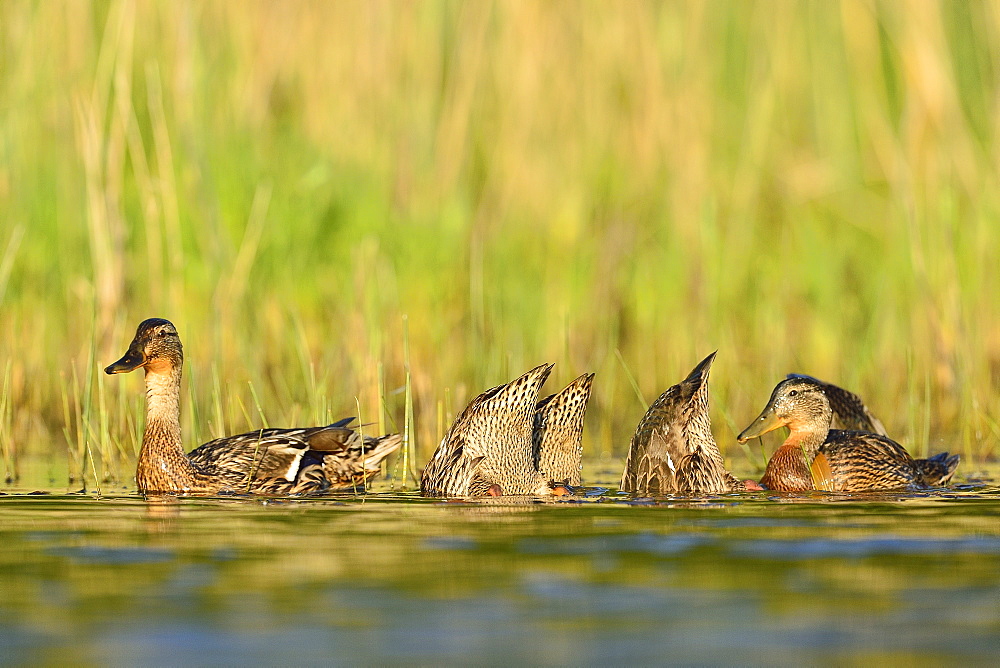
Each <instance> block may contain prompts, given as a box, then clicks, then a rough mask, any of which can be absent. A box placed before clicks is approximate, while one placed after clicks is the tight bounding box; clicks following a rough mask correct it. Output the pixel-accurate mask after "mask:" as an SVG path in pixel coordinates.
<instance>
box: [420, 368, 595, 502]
mask: <svg viewBox="0 0 1000 668" xmlns="http://www.w3.org/2000/svg"><path fill="white" fill-rule="evenodd" d="M552 367H553V365H552V364H543V365H541V366H537V367H535V368H534V369H531V370H530V371H528V372H527V373H525V374H523V375H522V376H519V377H518V378H515V379H514V380H512V381H510V382H509V383H505V384H503V385H498V386H497V387H494V388H492V389H489V390H487V391H485V392H483V393H482V394H480V395H479V396H477V397H476V398H475V399H473V400H472V401H471V402H470V403H469V405H468V406H467V407H466V408H465V410H463V411H462V413H461V414H459V416H458V417H457V418H456V419H455V422H454V423H453V424H452V426H451V428H450V429H449V430H448V432H447V433H446V434H445V436H444V438H443V439H442V440H441V443H440V444H439V445H438V447H437V450H435V452H434V455H433V456H432V457H431V460H430V461H429V462H428V463H427V466H426V467H425V468H424V470H423V473H422V475H421V477H420V491H421V493H422V494H424V496H452V497H457V496H473V497H475V496H510V495H540V496H541V495H549V494H552V493H553V490H558V491H562V489H563V488H562V485H576V484H579V482H580V468H581V459H582V446H581V436H582V434H583V420H584V415H585V413H586V410H587V403H588V401H589V399H590V392H591V385H592V383H593V379H594V375H593V374H585V375H583V376H580V377H579V378H577V379H576V380H574V381H573V382H572V383H570V384H569V385H568V386H567V387H566V388H565V389H563V390H562V391H560V392H558V393H556V394H554V395H551V396H549V397H546V398H545V399H542V400H541V401H538V392H539V390H540V388H541V387H542V385H543V384H544V383H545V380H546V378H548V376H549V374H550V373H551V371H552Z"/></svg>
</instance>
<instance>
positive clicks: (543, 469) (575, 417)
mask: <svg viewBox="0 0 1000 668" xmlns="http://www.w3.org/2000/svg"><path fill="white" fill-rule="evenodd" d="M593 383H594V374H592V373H587V374H584V375H582V376H580V377H579V378H577V379H576V380H574V381H573V382H572V383H570V384H569V385H567V386H566V387H565V388H563V389H562V390H561V391H560V392H558V393H556V394H551V395H549V396H547V397H545V398H544V399H542V400H541V401H539V402H538V403H537V404H536V405H535V415H534V422H533V424H534V427H533V430H532V456H533V461H534V466H535V468H536V469H538V472H539V473H541V474H542V478H544V479H545V480H548V481H550V482H561V483H563V485H569V486H574V485H579V484H580V472H581V470H582V467H583V442H582V437H583V418H584V415H585V414H586V413H587V403H588V402H589V401H590V391H591V387H592V386H593Z"/></svg>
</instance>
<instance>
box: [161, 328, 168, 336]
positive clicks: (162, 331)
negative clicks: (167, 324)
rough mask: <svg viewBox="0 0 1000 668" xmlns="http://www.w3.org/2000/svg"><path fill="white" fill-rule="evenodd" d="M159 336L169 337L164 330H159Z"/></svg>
mask: <svg viewBox="0 0 1000 668" xmlns="http://www.w3.org/2000/svg"><path fill="white" fill-rule="evenodd" d="M160 336H170V332H168V331H167V330H165V329H161V330H160Z"/></svg>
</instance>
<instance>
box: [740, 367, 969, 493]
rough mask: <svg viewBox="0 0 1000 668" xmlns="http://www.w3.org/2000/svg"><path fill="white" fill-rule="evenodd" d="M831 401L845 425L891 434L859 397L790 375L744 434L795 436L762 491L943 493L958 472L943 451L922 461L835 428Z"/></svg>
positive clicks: (744, 437)
mask: <svg viewBox="0 0 1000 668" xmlns="http://www.w3.org/2000/svg"><path fill="white" fill-rule="evenodd" d="M831 388H832V389H831ZM831 403H835V404H836V405H837V407H838V408H837V410H836V415H837V416H838V418H839V421H840V422H841V423H842V424H845V425H850V426H853V425H859V424H860V425H864V424H865V421H867V423H868V424H870V425H871V426H872V428H874V429H879V430H880V431H884V430H883V429H882V428H881V427H882V425H881V423H880V422H878V420H876V419H874V416H872V415H871V413H870V412H869V411H868V409H867V408H865V406H864V402H862V401H861V399H860V398H858V397H857V395H855V394H853V393H851V392H848V391H847V390H843V389H841V388H839V387H837V386H836V385H829V384H828V383H823V382H822V381H818V380H816V379H815V378H812V377H810V376H798V375H792V376H789V377H788V378H787V379H785V380H783V381H781V382H780V383H778V385H777V387H775V388H774V391H773V392H772V393H771V399H770V401H768V403H767V406H765V408H764V410H763V412H761V414H760V415H759V416H758V417H757V419H756V420H754V421H753V423H752V424H751V425H750V426H749V427H747V428H746V429H744V430H743V433H741V434H740V435H739V441H740V442H741V443H745V442H746V441H748V440H749V439H751V438H756V437H757V436H760V435H762V434H765V433H767V432H769V431H771V430H773V429H777V428H778V427H781V426H787V427H788V429H789V431H790V433H789V434H788V438H787V439H785V442H784V443H783V444H782V445H781V447H780V448H778V450H777V451H776V452H775V453H774V455H772V456H771V459H770V461H768V463H767V468H766V470H765V471H764V477H763V478H761V481H760V482H761V484H762V485H764V486H766V487H767V488H768V489H773V490H778V491H783V492H801V491H805V490H810V489H823V490H830V491H837V492H863V491H875V490H890V489H907V488H915V487H935V486H939V485H943V484H945V483H946V482H947V481H948V480H949V479H950V478H951V476H952V474H953V473H954V472H955V468H956V467H957V466H958V461H959V456H958V455H952V456H949V455H948V453H947V452H943V453H940V454H938V455H935V456H934V457H931V458H930V459H917V460H914V459H913V458H912V457H911V456H910V454H909V453H908V452H907V451H906V449H905V448H903V446H901V445H900V444H899V443H896V442H895V441H893V440H892V439H890V438H888V437H886V436H884V435H882V434H877V433H872V432H870V431H843V430H839V429H831V428H830V426H831V423H832V421H833V418H834V415H835V411H834V409H833V407H832V406H831ZM844 406H853V408H845V407H844ZM858 406H860V407H861V408H862V409H863V410H858ZM862 418H864V419H862Z"/></svg>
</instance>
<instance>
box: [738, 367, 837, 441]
mask: <svg viewBox="0 0 1000 668" xmlns="http://www.w3.org/2000/svg"><path fill="white" fill-rule="evenodd" d="M832 419H833V413H832V411H831V409H830V401H829V399H827V396H826V393H825V392H824V391H823V388H822V387H821V386H820V385H818V384H817V383H816V382H815V381H814V380H813V379H811V378H808V377H806V378H803V377H795V378H789V379H787V380H783V381H781V382H780V383H778V385H777V386H776V387H775V388H774V391H773V392H772V393H771V399H770V401H768V402H767V406H765V407H764V410H763V411H761V414H760V415H758V416H757V419H755V420H754V421H753V422H752V423H751V424H750V426H749V427H747V428H746V429H744V430H743V432H742V433H740V435H739V436H738V437H737V440H738V441H739V442H740V443H746V442H747V441H749V440H750V439H751V438H757V437H758V436H761V435H763V434H766V433H767V432H769V431H773V430H775V429H777V428H778V427H788V428H789V429H790V430H791V431H792V432H793V433H795V432H813V431H823V432H826V431H829V429H830V421H831V420H832Z"/></svg>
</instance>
